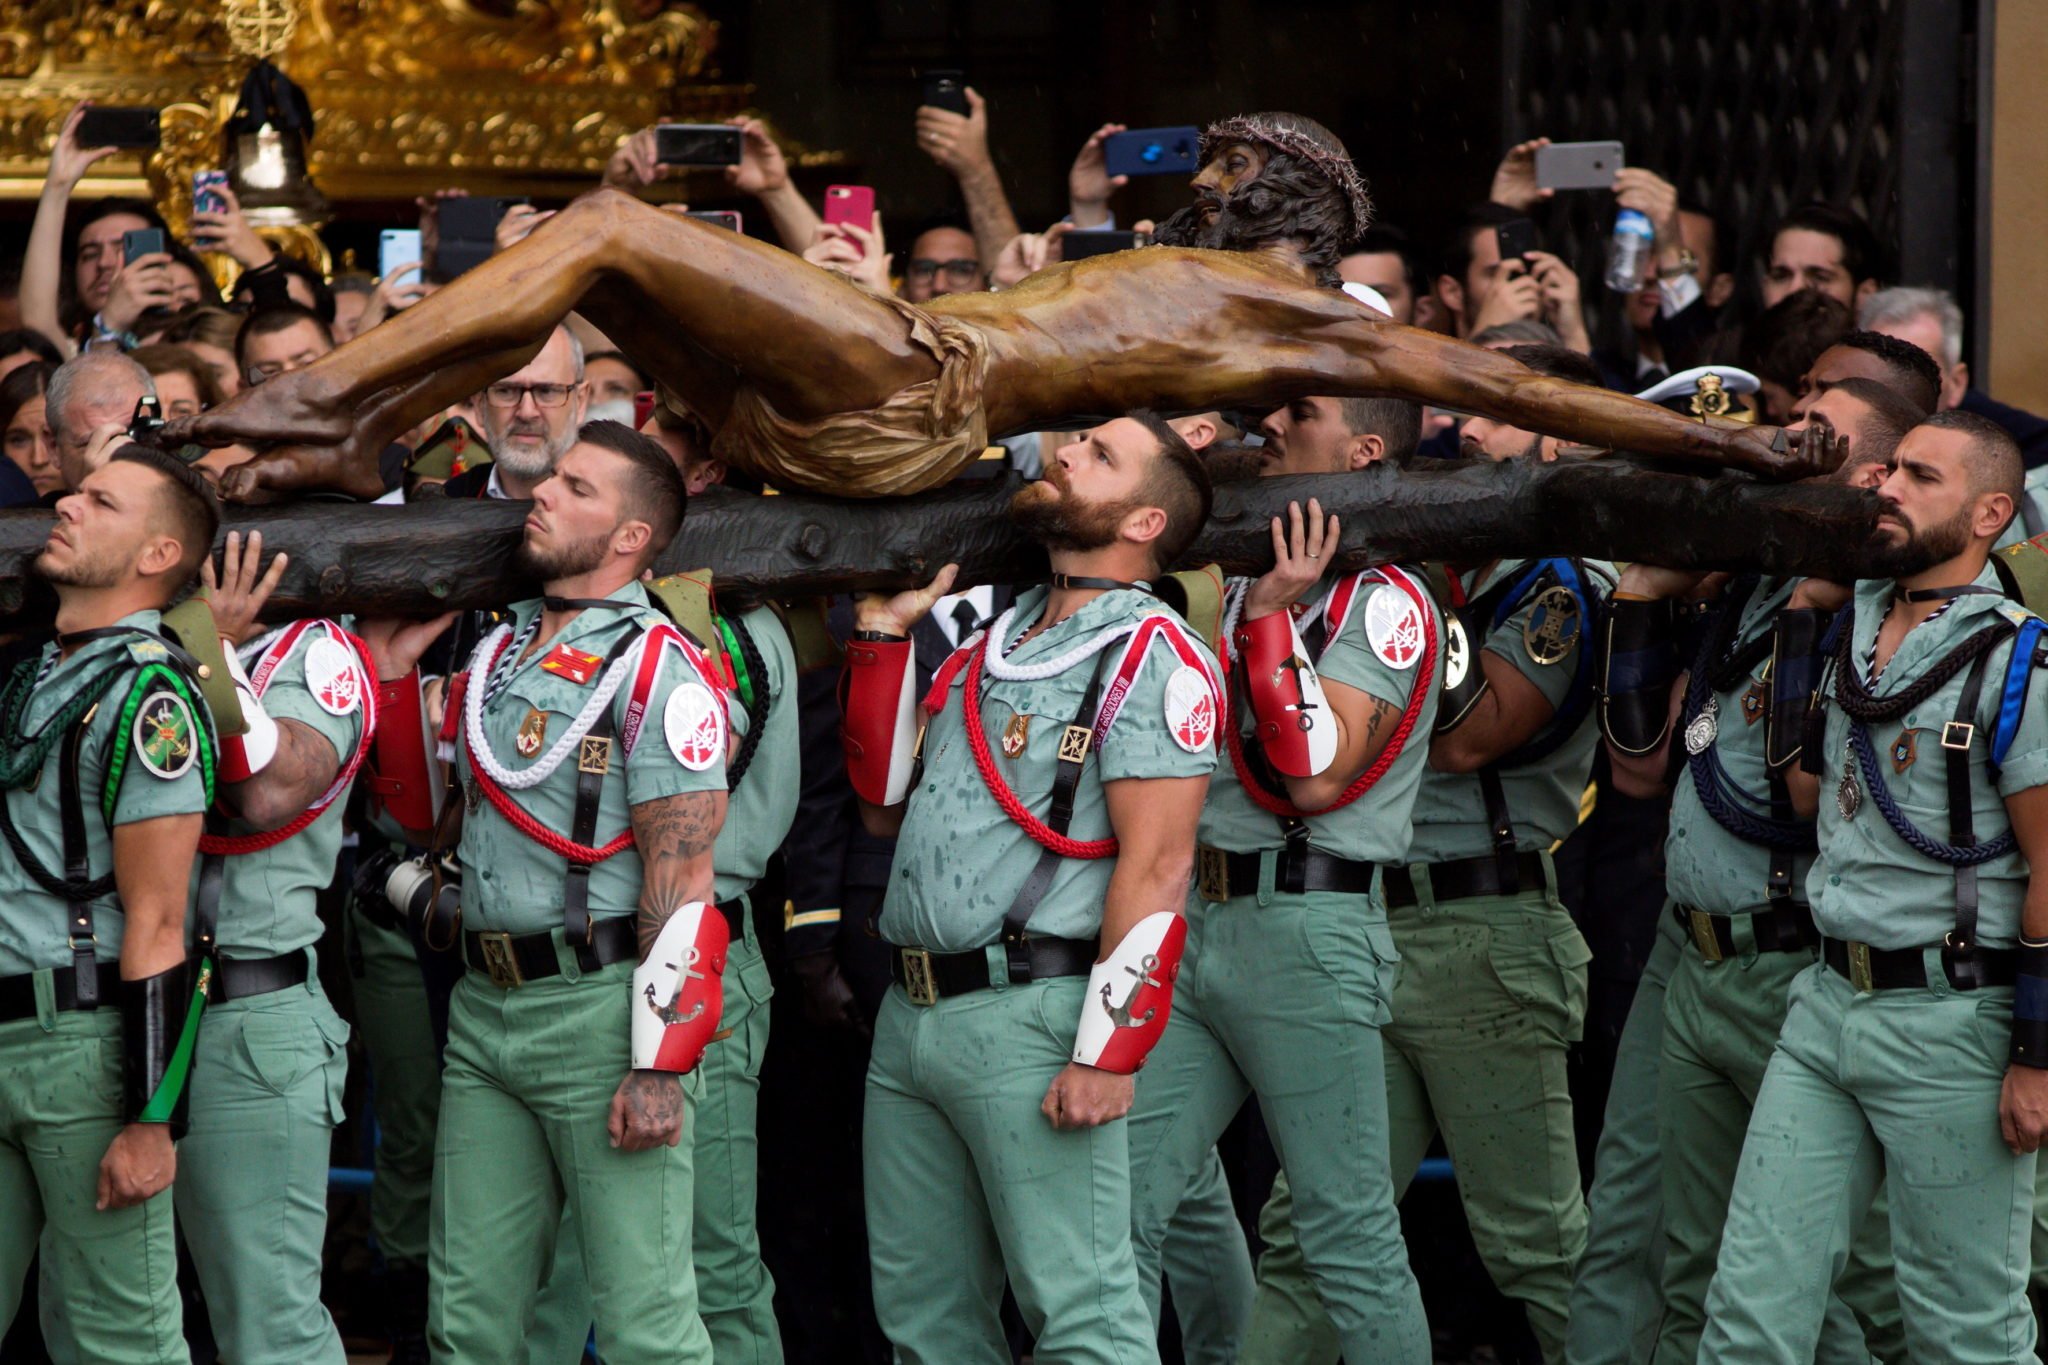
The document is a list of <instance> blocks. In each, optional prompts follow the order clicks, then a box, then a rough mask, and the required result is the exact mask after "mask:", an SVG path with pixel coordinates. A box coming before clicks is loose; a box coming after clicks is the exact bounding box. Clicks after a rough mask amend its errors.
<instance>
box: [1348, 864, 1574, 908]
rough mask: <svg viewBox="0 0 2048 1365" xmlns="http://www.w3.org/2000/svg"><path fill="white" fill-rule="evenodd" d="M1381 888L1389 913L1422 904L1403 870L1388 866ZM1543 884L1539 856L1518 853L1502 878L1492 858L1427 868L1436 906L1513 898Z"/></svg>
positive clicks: (1499, 868) (1409, 878)
mask: <svg viewBox="0 0 2048 1365" xmlns="http://www.w3.org/2000/svg"><path fill="white" fill-rule="evenodd" d="M1381 885H1382V887H1383V889H1384V890H1385V892H1386V897H1387V908H1388V909H1389V910H1394V909H1398V908H1400V907H1401V906H1404V905H1420V904H1421V903H1422V897H1421V896H1419V895H1418V894H1416V890H1415V879H1414V878H1413V877H1411V876H1410V875H1409V874H1408V869H1407V868H1405V867H1401V866H1398V865H1396V866H1390V867H1388V868H1387V870H1386V876H1385V878H1384V880H1383V881H1382V883H1381ZM1543 885H1546V882H1545V881H1544V876H1543V855H1542V854H1541V853H1517V854H1516V855H1515V858H1514V863H1513V866H1512V867H1511V868H1510V869H1509V874H1508V875H1507V876H1505V877H1503V876H1502V875H1501V865H1500V860H1499V859H1498V858H1495V857H1493V856H1491V855H1488V856H1485V857H1480V858H1459V859H1456V860H1455V861H1452V862H1447V863H1431V864H1430V867H1429V889H1430V894H1431V896H1432V897H1433V898H1434V899H1435V900H1436V902H1437V903H1438V904H1439V905H1441V904H1442V903H1443V902H1445V901H1462V900H1470V899H1471V898H1472V897H1474V896H1512V895H1514V894H1516V893H1517V892H1519V891H1520V890H1521V889H1522V888H1523V887H1524V886H1543Z"/></svg>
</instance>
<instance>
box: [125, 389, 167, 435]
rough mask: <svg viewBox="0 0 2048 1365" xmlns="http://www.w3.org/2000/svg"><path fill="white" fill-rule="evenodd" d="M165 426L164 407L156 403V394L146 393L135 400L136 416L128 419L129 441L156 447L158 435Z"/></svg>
mask: <svg viewBox="0 0 2048 1365" xmlns="http://www.w3.org/2000/svg"><path fill="white" fill-rule="evenodd" d="M163 424H164V410H163V405H162V404H160V403H158V402H157V401H156V395H155V394H153V393H145V394H144V395H142V397H140V398H138V399H136V400H135V415H134V416H133V417H130V418H129V419H128V439H129V440H131V441H140V442H142V443H143V444H144V445H155V444H156V434H157V432H158V430H159V429H161V428H162V426H163Z"/></svg>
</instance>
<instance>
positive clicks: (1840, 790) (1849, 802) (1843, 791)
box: [1835, 768, 1863, 820]
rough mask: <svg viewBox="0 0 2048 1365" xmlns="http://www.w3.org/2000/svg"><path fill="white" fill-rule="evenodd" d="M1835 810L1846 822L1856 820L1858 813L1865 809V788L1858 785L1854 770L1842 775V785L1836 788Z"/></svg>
mask: <svg viewBox="0 0 2048 1365" xmlns="http://www.w3.org/2000/svg"><path fill="white" fill-rule="evenodd" d="M1835 809H1836V810H1838V811H1840V812H1841V813H1842V818H1843V819H1844V820H1854V819H1855V818H1856V812H1857V811H1859V810H1862V809H1863V788H1862V787H1861V786H1860V785H1858V783H1857V781H1856V772H1855V770H1854V769H1853V768H1852V769H1849V770H1847V771H1845V772H1844V773H1843V774H1842V781H1841V784H1840V785H1839V786H1837V787H1836V788H1835Z"/></svg>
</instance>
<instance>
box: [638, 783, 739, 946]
mask: <svg viewBox="0 0 2048 1365" xmlns="http://www.w3.org/2000/svg"><path fill="white" fill-rule="evenodd" d="M725 807H726V797H725V793H724V792H722V791H710V792H686V793H684V794H683V795H681V796H664V797H661V798H659V799H658V800H654V801H643V802H641V803H640V804H639V805H637V806H635V807H633V812H632V815H633V841H634V843H635V845H636V846H637V847H638V848H639V851H640V863H641V874H640V909H639V914H638V918H637V921H636V922H637V924H638V927H639V935H640V956H641V959H642V960H643V961H644V960H645V959H646V957H647V954H648V952H649V951H651V950H652V949H653V947H654V940H655V938H656V937H657V936H658V935H659V934H660V933H661V926H662V925H664V924H666V923H668V921H669V919H670V917H671V916H673V915H674V914H675V912H676V911H678V910H680V909H682V908H683V907H684V906H685V905H688V904H689V903H690V902H691V901H704V902H706V903H709V902H710V900H711V898H712V894H713V892H712V881H711V846H712V845H713V844H714V843H716V842H717V840H718V831H719V829H720V828H721V827H722V826H723V825H724V824H725Z"/></svg>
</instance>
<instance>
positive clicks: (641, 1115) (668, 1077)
mask: <svg viewBox="0 0 2048 1365" xmlns="http://www.w3.org/2000/svg"><path fill="white" fill-rule="evenodd" d="M620 1090H621V1092H622V1093H623V1094H624V1095H625V1097H626V1113H627V1116H628V1117H629V1118H630V1119H631V1121H632V1126H633V1127H636V1128H640V1129H643V1130H645V1129H652V1130H655V1131H662V1130H666V1129H668V1128H670V1127H672V1126H673V1125H674V1124H675V1123H676V1122H678V1121H679V1120H680V1119H681V1117H682V1113H683V1082H682V1077H680V1076H678V1075H676V1074H675V1073H674V1072H672V1071H635V1072H633V1073H631V1074H630V1075H628V1076H627V1077H626V1080H625V1084H623V1085H622V1086H621V1087H620Z"/></svg>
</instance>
